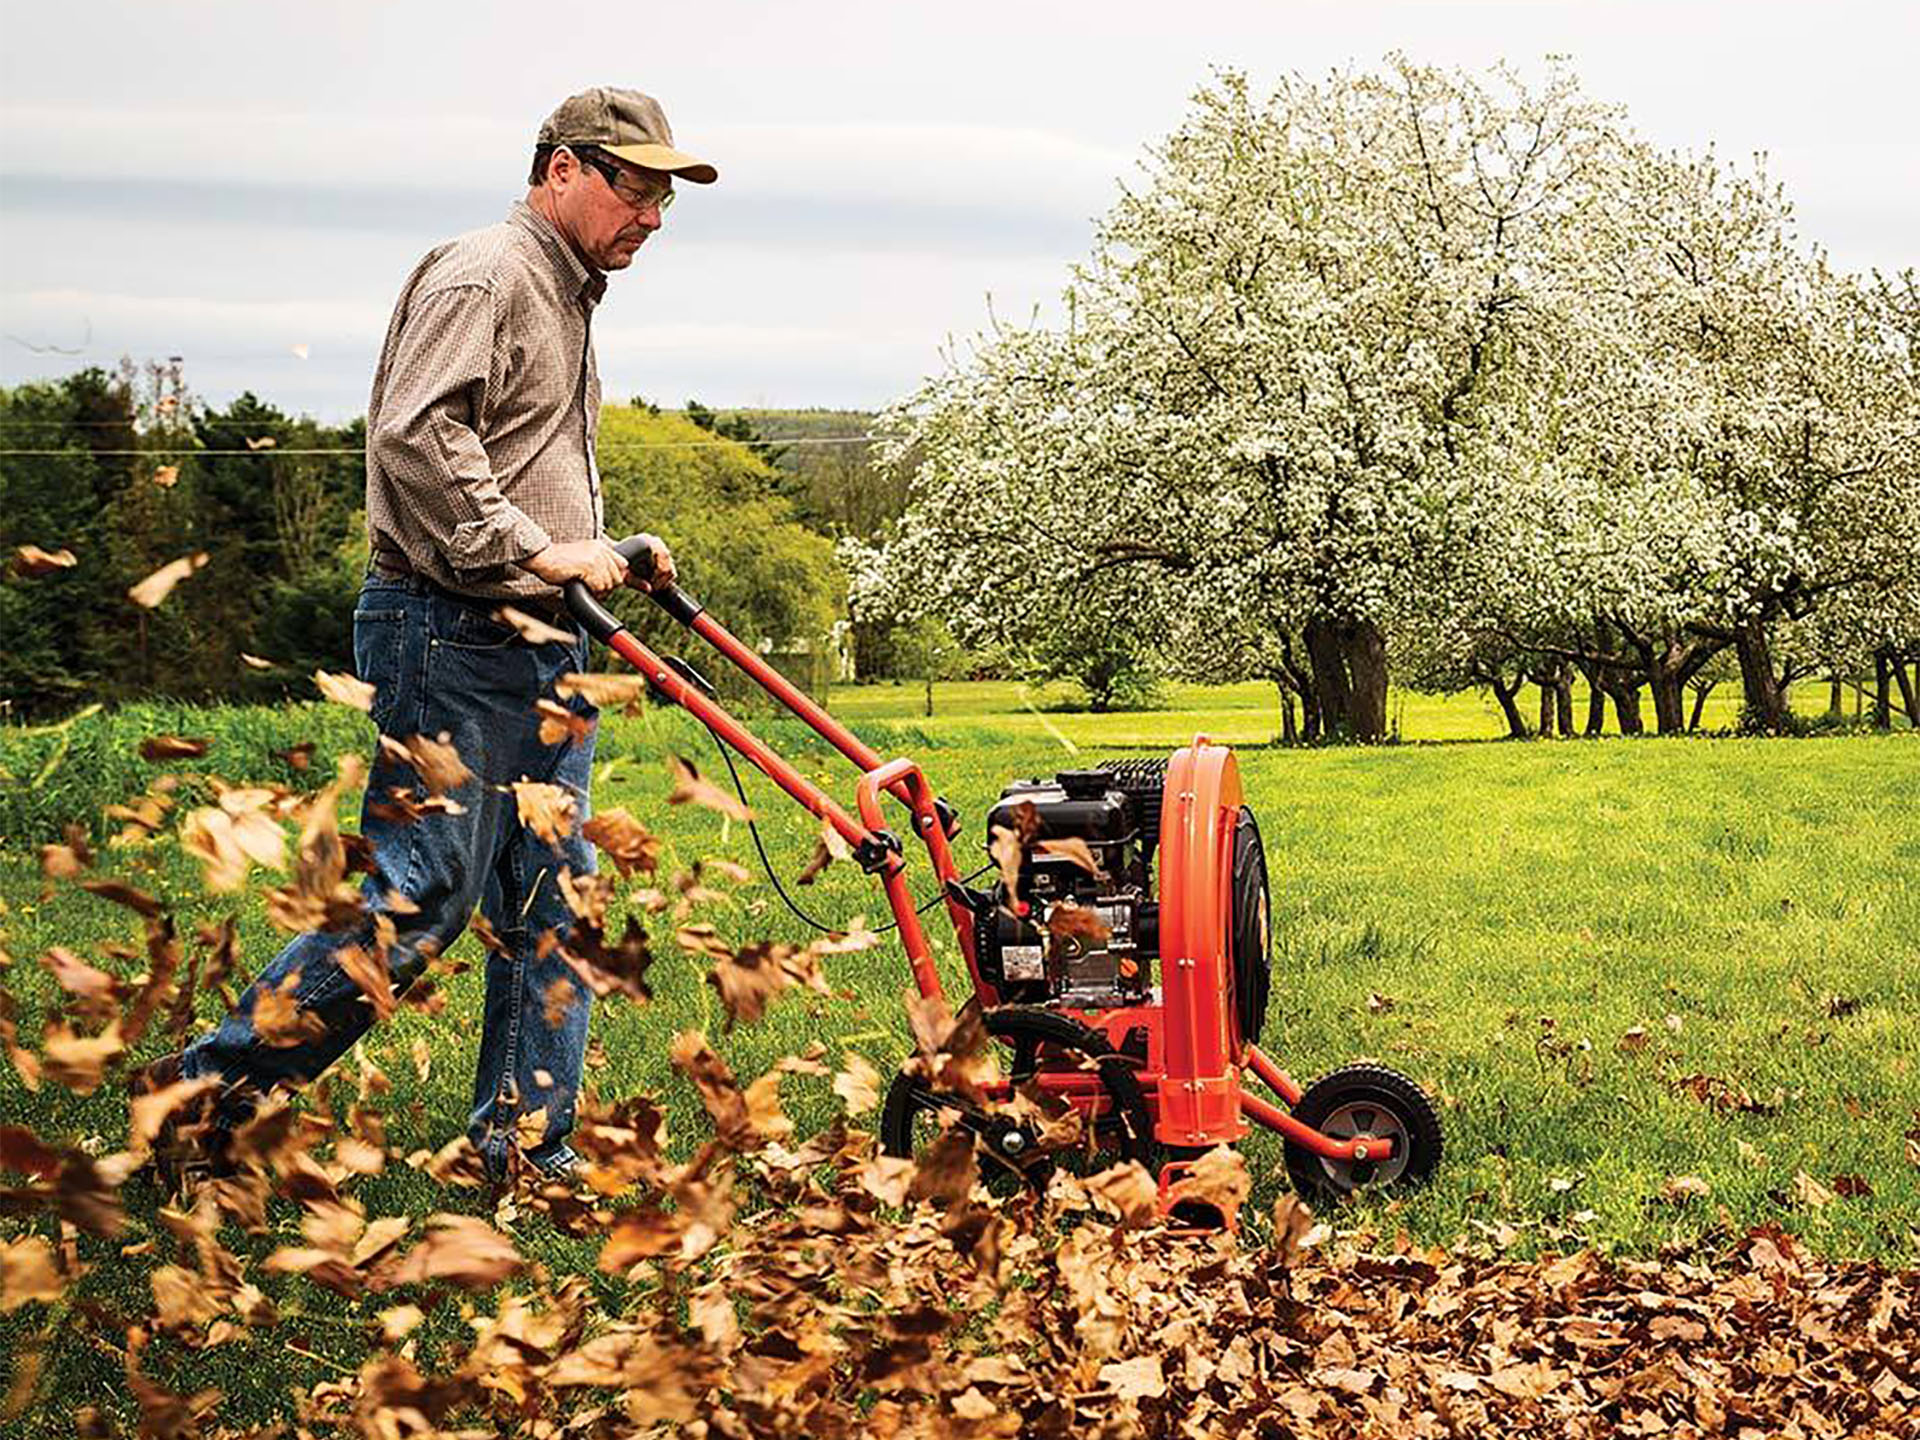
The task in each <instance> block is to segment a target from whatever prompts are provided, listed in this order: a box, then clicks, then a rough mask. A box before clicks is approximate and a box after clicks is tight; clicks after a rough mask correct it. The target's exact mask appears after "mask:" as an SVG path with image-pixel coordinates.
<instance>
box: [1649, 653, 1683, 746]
mask: <svg viewBox="0 0 1920 1440" xmlns="http://www.w3.org/2000/svg"><path fill="white" fill-rule="evenodd" d="M1647 688H1648V689H1649V690H1651V691H1653V723H1654V728H1655V729H1657V730H1658V731H1659V732H1660V733H1661V734H1662V735H1678V734H1681V733H1682V732H1683V731H1685V729H1686V728H1687V687H1686V684H1685V682H1683V681H1682V680H1681V679H1680V674H1679V671H1677V670H1675V669H1674V668H1672V667H1671V666H1669V665H1667V664H1666V663H1665V662H1664V661H1662V660H1660V659H1658V658H1656V659H1655V660H1654V663H1653V664H1651V665H1649V666H1648V667H1647Z"/></svg>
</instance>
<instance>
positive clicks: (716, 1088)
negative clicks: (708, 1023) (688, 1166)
mask: <svg viewBox="0 0 1920 1440" xmlns="http://www.w3.org/2000/svg"><path fill="white" fill-rule="evenodd" d="M669 1058H670V1059H671V1060H672V1062H673V1068H674V1069H676V1070H678V1071H679V1072H680V1073H681V1074H683V1075H685V1076H686V1077H687V1078H688V1079H689V1080H691V1081H693V1083H694V1086H695V1088H696V1089H698V1090H699V1092H700V1103H701V1104H702V1105H704V1106H706V1109H707V1114H708V1115H709V1116H711V1117H712V1119H713V1127H714V1133H715V1134H716V1135H717V1136H718V1137H719V1140H720V1143H721V1144H722V1145H724V1146H726V1147H727V1148H728V1149H729V1150H757V1149H759V1148H760V1146H761V1143H762V1141H761V1137H760V1136H759V1134H758V1133H756V1131H755V1130H754V1128H753V1122H752V1120H751V1118H750V1117H749V1114H748V1110H747V1097H746V1093H745V1092H744V1091H743V1090H741V1088H740V1082H739V1081H738V1080H736V1079H734V1078H733V1071H732V1069H730V1068H729V1067H728V1065H727V1062H726V1061H724V1060H722V1059H721V1058H720V1057H719V1056H718V1055H717V1054H715V1053H714V1049H713V1047H712V1046H711V1045H709V1044H708V1043H707V1037H706V1036H704V1035H702V1034H701V1033H700V1032H699V1031H697V1030H683V1031H681V1032H680V1033H679V1034H678V1035H676V1036H674V1037H673V1048H672V1050H671V1051H670V1052H669Z"/></svg>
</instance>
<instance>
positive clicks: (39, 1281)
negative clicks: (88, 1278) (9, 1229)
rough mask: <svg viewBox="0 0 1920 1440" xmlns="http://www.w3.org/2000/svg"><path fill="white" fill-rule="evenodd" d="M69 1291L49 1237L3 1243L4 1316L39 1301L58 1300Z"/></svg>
mask: <svg viewBox="0 0 1920 1440" xmlns="http://www.w3.org/2000/svg"><path fill="white" fill-rule="evenodd" d="M66 1289H67V1280H66V1277H65V1276H64V1275H62V1274H61V1273H60V1266H59V1264H58V1262H57V1261H56V1259H55V1257H54V1249H53V1245H52V1242H50V1241H49V1240H48V1239H47V1238H46V1236H44V1235H22V1236H21V1237H20V1238H19V1239H17V1240H0V1315H4V1314H7V1313H8V1312H10V1311H13V1310H18V1309H19V1308H20V1307H21V1306H22V1305H30V1304H32V1303H33V1302H34V1301H36V1300H45V1301H53V1300H58V1299H59V1298H60V1297H61V1296H62V1295H64V1294H65V1293H66Z"/></svg>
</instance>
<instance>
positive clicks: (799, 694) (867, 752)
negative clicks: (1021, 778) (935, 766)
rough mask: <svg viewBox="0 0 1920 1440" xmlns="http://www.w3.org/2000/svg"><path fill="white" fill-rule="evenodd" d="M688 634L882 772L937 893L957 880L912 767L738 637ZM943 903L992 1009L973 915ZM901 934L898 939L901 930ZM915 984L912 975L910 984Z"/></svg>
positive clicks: (708, 623) (711, 629) (702, 624)
mask: <svg viewBox="0 0 1920 1440" xmlns="http://www.w3.org/2000/svg"><path fill="white" fill-rule="evenodd" d="M688 628H689V629H691V630H692V631H693V632H694V633H695V634H696V635H698V636H699V637H700V638H701V639H703V640H705V641H706V642H707V643H708V644H709V645H711V646H713V648H714V649H716V650H718V651H719V652H720V653H721V654H722V655H724V656H725V657H726V658H727V659H729V660H731V661H732V662H733V663H734V664H735V665H737V666H738V667H739V668H740V669H742V670H744V671H746V673H747V675H748V676H749V677H750V678H751V679H752V680H753V681H754V683H755V684H757V685H759V686H760V688H761V689H763V690H765V691H766V692H767V693H768V694H769V695H771V696H773V698H774V699H776V700H778V701H779V702H780V703H781V704H782V705H784V706H786V707H787V708H788V709H789V710H791V711H792V712H793V713H794V714H796V715H798V716H799V717H800V718H801V719H802V720H804V721H806V722H807V724H808V725H809V726H810V727H811V728H812V729H813V730H814V731H815V733H817V734H818V735H819V736H820V737H821V738H822V739H823V740H825V741H826V742H827V743H828V744H829V745H831V746H833V748H834V749H836V750H838V751H839V752H840V753H841V754H842V755H844V756H846V757H847V759H849V760H851V761H852V762H853V763H854V764H855V765H857V766H859V767H860V769H861V771H862V772H863V773H864V774H865V775H866V776H869V777H871V776H873V775H875V774H876V773H879V772H882V771H884V772H885V773H886V778H884V779H881V780H879V781H877V782H876V783H877V785H878V787H879V788H880V789H883V790H886V791H888V792H889V793H890V794H892V795H893V796H894V797H895V798H896V799H898V800H899V801H900V802H901V803H902V804H904V805H905V806H906V807H907V808H908V809H909V810H910V811H912V813H913V831H914V834H916V835H918V836H919V837H920V839H921V840H922V841H923V842H924V843H925V844H926V847H927V857H928V858H929V859H930V860H931V861H932V862H933V873H934V875H935V876H936V877H937V878H938V879H939V882H940V886H941V888H942V890H945V889H946V884H947V882H948V881H949V880H954V879H957V878H959V873H960V872H959V869H958V867H957V866H955V864H954V863H953V848H952V846H951V845H950V844H949V843H948V842H949V841H950V840H951V838H952V836H951V835H950V834H949V833H948V831H947V829H946V827H945V826H944V825H943V824H942V823H941V820H940V814H939V812H938V811H937V810H936V809H935V808H934V800H935V798H936V797H935V795H934V793H933V787H932V786H930V785H928V784H927V783H926V780H925V778H924V777H923V776H922V775H921V773H920V769H919V767H918V766H909V767H908V769H910V770H911V775H909V773H908V769H902V768H901V767H902V766H903V765H905V764H906V762H904V761H899V760H895V761H891V762H883V761H882V760H881V758H880V756H879V754H878V752H876V751H875V750H874V749H873V748H872V747H871V746H870V745H868V744H867V743H866V742H865V741H863V740H862V739H861V738H860V737H859V736H858V735H855V734H854V733H853V732H852V731H851V730H849V729H847V727H846V726H845V725H842V724H841V723H840V722H839V721H838V720H836V719H834V717H833V716H832V715H830V714H828V713H827V712H826V711H825V710H823V709H822V708H821V707H820V706H819V705H818V704H817V703H815V701H814V699H813V697H812V696H810V695H808V694H807V693H806V692H805V691H804V690H802V689H800V688H799V686H797V685H795V684H794V683H793V682H792V681H791V680H789V679H787V677H786V676H784V675H782V674H781V673H780V672H779V671H778V670H776V669H775V668H774V667H773V666H772V665H771V664H769V663H768V662H767V660H766V659H765V658H764V657H763V656H761V655H760V653H759V652H758V651H756V650H754V648H753V647H752V646H750V645H746V644H744V643H742V642H741V640H740V639H739V637H738V636H736V635H734V634H733V633H732V632H731V631H729V630H728V629H727V628H726V626H724V625H722V624H721V623H720V622H719V621H718V620H715V619H714V618H713V616H711V615H709V614H708V613H707V612H706V611H705V610H702V611H700V613H699V614H697V615H695V616H694V617H693V619H692V621H691V622H690V624H689V626H688ZM863 783H864V782H863ZM868 824H869V825H871V826H873V827H874V828H875V829H878V828H879V826H880V820H879V812H878V809H877V807H876V809H875V811H874V814H873V815H872V817H870V818H869V819H868ZM957 832H958V826H955V833H957ZM888 899H889V900H891V899H892V896H891V895H889V896H888ZM946 903H947V915H948V918H950V919H951V920H952V921H953V929H954V934H955V935H956V936H957V937H958V939H959V942H960V953H961V954H962V955H963V956H965V957H966V962H967V971H968V973H969V975H971V976H972V979H973V983H974V988H975V989H976V990H979V991H980V992H981V993H980V1003H981V1004H983V1005H992V1004H995V1003H997V1002H998V1000H999V996H998V995H996V994H995V993H994V991H993V988H992V987H991V986H988V985H984V984H982V982H981V979H980V974H979V971H978V970H977V969H976V967H975V962H974V955H973V912H972V911H970V910H968V909H967V907H966V906H964V905H962V904H961V903H960V902H959V901H957V900H955V899H954V898H953V896H952V895H951V894H948V895H947V896H946ZM916 923H917V922H916ZM902 933H903V934H904V930H903V932H902ZM919 978H920V977H919V976H918V974H917V972H916V976H915V979H916V980H918V979H919ZM939 988H940V987H939V982H938V980H935V981H934V982H933V988H932V990H928V989H927V987H926V985H925V984H922V985H921V993H922V994H923V995H927V996H929V997H931V996H933V995H937V994H938V993H939Z"/></svg>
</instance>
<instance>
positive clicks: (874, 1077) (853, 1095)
mask: <svg viewBox="0 0 1920 1440" xmlns="http://www.w3.org/2000/svg"><path fill="white" fill-rule="evenodd" d="M841 1062H842V1068H841V1070H840V1073H839V1074H837V1075H835V1076H834V1077H833V1093H834V1094H836V1095H838V1096H839V1097H840V1098H841V1099H842V1100H844V1101H846V1102H847V1114H849V1115H864V1114H866V1113H867V1111H869V1110H871V1109H873V1107H874V1106H876V1105H878V1104H879V1103H880V1072H879V1071H878V1070H876V1069H874V1068H873V1066H871V1065H869V1064H868V1063H867V1059H866V1057H865V1056H864V1055H862V1054H860V1053H859V1052H858V1051H855V1050H849V1051H847V1052H846V1053H845V1054H844V1055H843V1056H842V1057H841Z"/></svg>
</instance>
